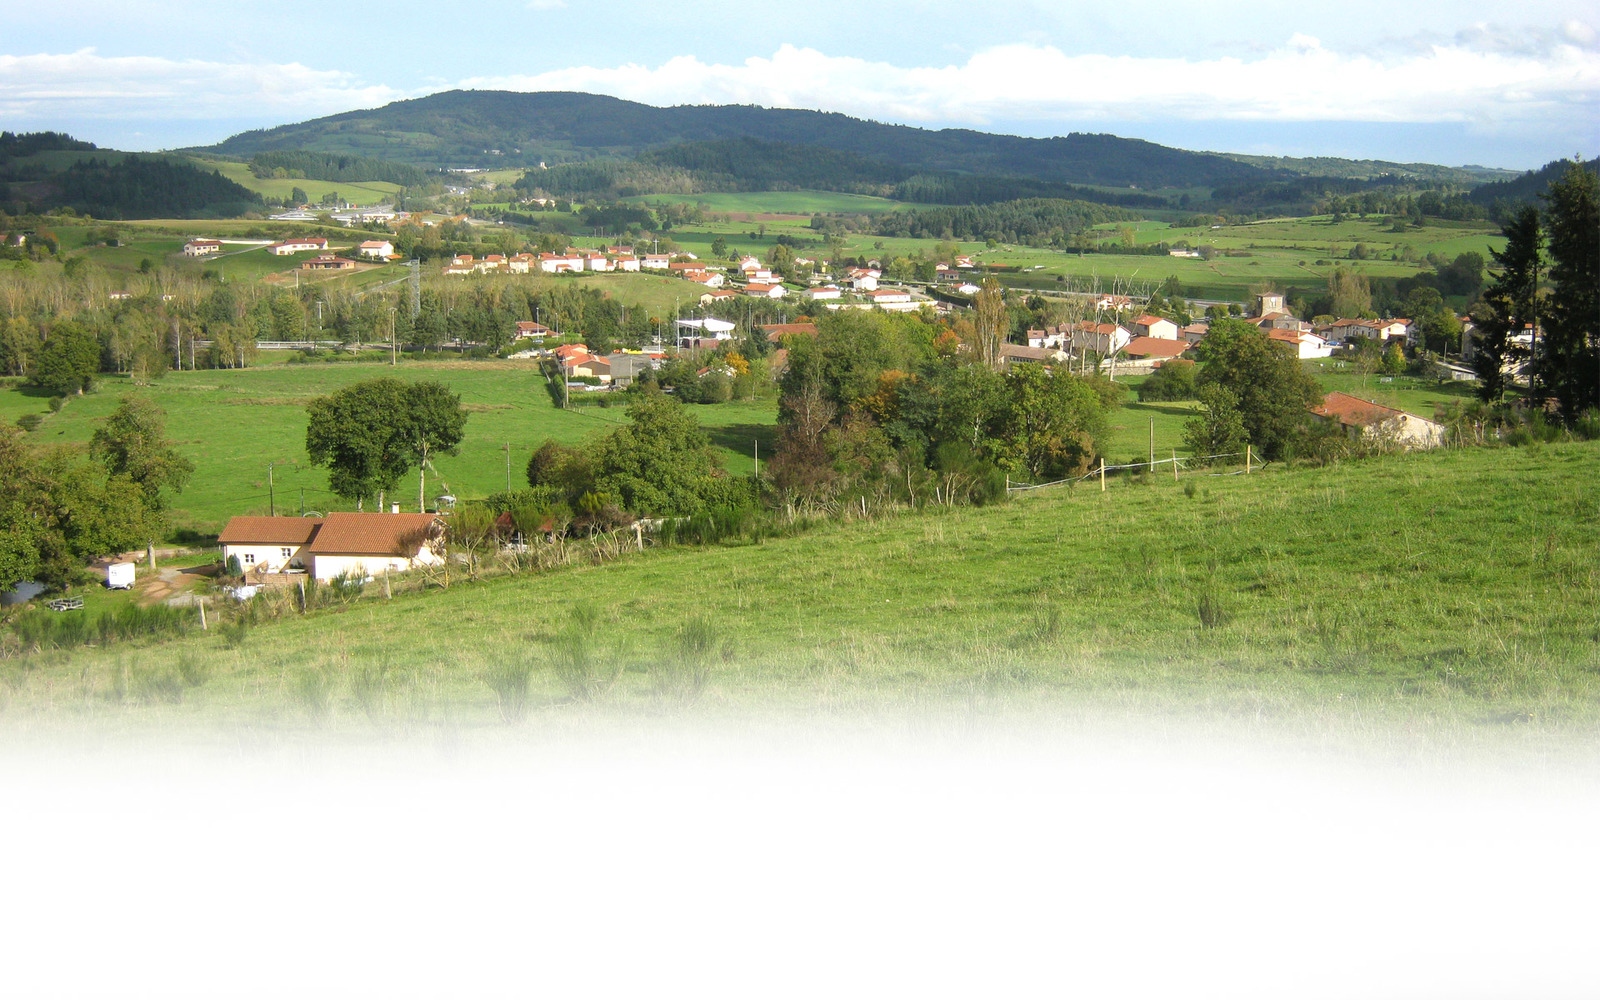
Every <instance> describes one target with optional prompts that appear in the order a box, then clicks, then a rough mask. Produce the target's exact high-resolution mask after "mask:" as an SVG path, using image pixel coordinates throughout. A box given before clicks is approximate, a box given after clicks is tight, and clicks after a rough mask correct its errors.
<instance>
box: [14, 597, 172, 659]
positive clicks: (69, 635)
mask: <svg viewBox="0 0 1600 1000" xmlns="http://www.w3.org/2000/svg"><path fill="white" fill-rule="evenodd" d="M197 614H198V613H197V612H196V611H195V610H194V609H192V608H174V607H168V606H166V605H164V604H157V605H153V606H151V607H148V608H142V607H139V606H138V605H135V604H128V605H124V606H123V607H121V608H117V609H115V610H106V611H102V612H101V613H100V614H99V615H98V616H95V617H90V616H88V615H86V614H84V613H82V612H80V611H48V610H44V609H40V608H35V609H32V610H30V611H27V612H24V613H23V614H21V615H19V616H17V619H16V621H14V622H13V623H12V625H11V628H12V631H13V633H14V634H15V635H16V637H17V640H18V642H19V644H20V645H21V647H22V648H23V649H25V650H45V649H72V648H75V647H78V646H88V645H99V646H110V645H115V644H117V643H121V642H134V641H138V640H153V639H160V638H170V637H175V636H181V635H184V634H186V633H187V632H189V631H190V630H191V629H192V628H194V627H195V626H196V625H198V624H199V619H198V618H197V617H196V616H197Z"/></svg>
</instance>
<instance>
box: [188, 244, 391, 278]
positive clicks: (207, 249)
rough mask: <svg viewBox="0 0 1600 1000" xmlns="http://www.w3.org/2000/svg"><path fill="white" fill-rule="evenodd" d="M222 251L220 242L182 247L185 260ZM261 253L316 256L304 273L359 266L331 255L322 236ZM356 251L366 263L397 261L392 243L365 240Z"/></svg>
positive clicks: (271, 246)
mask: <svg viewBox="0 0 1600 1000" xmlns="http://www.w3.org/2000/svg"><path fill="white" fill-rule="evenodd" d="M235 242H240V243H242V244H243V245H244V246H246V247H254V246H259V245H260V244H259V243H258V242H257V241H254V240H246V241H235ZM222 249H223V241H222V240H213V239H205V238H196V239H192V240H190V241H189V242H187V243H185V244H184V245H183V255H184V256H185V257H209V256H211V255H212V254H220V253H221V252H222ZM262 249H263V250H265V251H266V252H267V253H269V254H271V255H273V256H274V257H291V256H293V255H295V254H301V253H314V254H316V255H317V256H316V257H314V258H312V259H310V260H307V261H304V262H303V263H301V265H300V269H301V270H303V271H348V270H353V269H354V268H355V266H356V265H357V264H358V263H360V262H359V261H355V260H351V259H349V258H347V257H340V256H338V255H337V254H335V253H333V252H332V251H331V250H330V249H329V247H328V240H327V238H326V237H323V236H302V237H296V238H294V239H288V240H280V241H279V242H277V243H269V244H267V245H266V246H265V247H262ZM355 251H356V255H357V256H359V257H361V258H362V259H363V260H364V261H368V262H370V261H387V260H397V259H399V258H398V255H397V254H396V253H395V252H394V242H393V241H392V240H365V241H363V242H362V243H360V244H358V245H357V246H356V247H355Z"/></svg>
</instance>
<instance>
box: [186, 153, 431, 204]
mask: <svg viewBox="0 0 1600 1000" xmlns="http://www.w3.org/2000/svg"><path fill="white" fill-rule="evenodd" d="M190 160H191V161H192V162H193V163H194V165H195V166H197V167H199V168H201V169H202V170H215V171H217V172H218V173H220V174H222V176H224V177H226V178H228V180H230V181H233V182H234V183H235V184H238V185H240V186H241V187H245V188H248V189H250V190H251V191H254V192H256V193H257V194H259V195H261V196H262V197H264V198H274V199H278V200H282V199H286V198H288V197H289V195H290V194H291V193H293V191H294V189H295V188H299V189H300V190H302V191H304V192H305V193H306V197H308V198H309V199H310V200H311V203H312V204H316V203H318V202H320V201H321V200H322V199H323V197H324V196H325V195H329V194H338V195H340V196H341V197H343V198H344V199H345V200H346V201H350V202H354V203H356V204H358V205H378V204H387V203H388V202H391V201H393V200H394V196H395V194H396V192H398V191H399V190H400V185H398V184H390V183H388V182H387V181H360V182H354V181H313V180H306V179H304V178H301V179H300V180H274V179H273V178H270V177H266V178H262V177H257V176H256V175H254V174H252V173H251V172H250V166H249V164H247V163H243V162H241V161H239V160H212V159H207V158H205V157H199V156H195V157H190Z"/></svg>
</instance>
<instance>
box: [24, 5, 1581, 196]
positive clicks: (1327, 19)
mask: <svg viewBox="0 0 1600 1000" xmlns="http://www.w3.org/2000/svg"><path fill="white" fill-rule="evenodd" d="M8 8H10V9H8V10H7V11H6V21H7V28H6V31H5V32H4V33H3V35H0V128H6V129H11V130H14V131H28V130H38V129H58V130H63V131H69V132H72V133H73V134H75V135H78V136H79V137H81V138H85V139H88V140H90V141H93V142H96V143H99V144H101V145H104V146H115V147H120V148H126V149H160V148H170V147H175V146H181V145H189V144H201V143H211V142H216V141H219V140H221V139H223V138H225V137H227V136H228V135H231V134H233V133H235V132H238V131H241V130H243V129H247V128H260V127H269V126H272V125H278V124H284V123H287V122H293V121H303V120H305V119H308V118H314V117H318V116H320V115H325V114H332V113H335V112H338V111H346V110H350V109H353V108H361V107H375V106H378V105H381V104H384V103H387V102H389V101H392V100H399V99H403V98H407V97H417V96H421V95H423V94H428V93H433V92H436V91H439V90H448V89H452V88H456V87H476V88H479V89H511V90H583V91H589V92H594V93H606V94H612V95H615V96H618V97H623V98H628V99H630V100H637V101H642V102H644V103H648V104H657V105H668V104H700V103H716V104H728V103H747V104H762V105H768V106H782V107H802V108H819V109H822V110H829V111H841V112H844V113H846V114H852V115H857V116H860V117H867V118H873V119H877V120H880V121H891V122H899V123H904V124H910V125H919V126H924V127H928V128H944V127H962V128H977V129H983V130H986V131H995V132H1008V133H1014V134H1019V135H1036V136H1042V135H1059V134H1065V133H1067V132H1112V133H1116V134H1118V135H1125V136H1131V137H1136V138H1143V139H1149V140H1152V141H1155V142H1161V143H1165V144H1168V145H1174V146H1180V147H1184V148H1188V149H1215V150H1229V151H1236V152H1254V153H1271V154H1283V155H1295V156H1305V155H1329V156H1346V157H1354V158H1374V159H1389V160H1401V161H1429V162H1435V163H1448V164H1462V163H1479V164H1484V165H1488V166H1501V167H1514V168H1527V167H1535V166H1539V165H1541V164H1543V163H1545V162H1547V161H1549V160H1551V159H1556V158H1558V157H1562V156H1568V155H1571V154H1573V153H1575V152H1582V153H1583V154H1585V155H1588V156H1593V155H1595V154H1596V152H1597V149H1596V147H1597V145H1600V142H1597V140H1600V13H1597V12H1596V10H1595V8H1594V5H1593V3H1592V2H1586V3H1578V2H1568V0H1531V2H1524V3H1520V4H1516V5H1509V4H1504V3H1485V2H1479V0H1456V2H1451V3H1438V2H1428V0H1424V2H1415V3H1409V4H1398V3H1395V2H1393V0H1389V2H1384V3H1380V2H1373V0H1345V2H1339V3H1324V2H1304V3H1299V4H1293V5H1290V4H1283V3H1264V2H1236V3H1228V2H1211V3H1203V4H1202V3H1194V2H1189V3H1161V2H1153V0H1122V2H1118V3H1103V4H1078V3H1030V2H1012V3H985V2H981V0H974V2H968V3H965V4H949V3H922V2H909V3H896V4H883V3H877V4H874V3H854V4H851V3H841V2H833V0H818V2H816V3H812V4H809V5H805V6H802V5H766V6H760V5H757V6H751V5H746V4H729V3H721V2H716V0H711V2H699V3H690V4H673V3H670V2H661V0H656V2H645V0H610V2H581V0H507V2H487V3H479V4H475V5H471V6H468V5H448V4H439V3H437V2H429V3H419V2H413V0H394V2H389V3H385V4H381V5H372V6H349V5H342V6H341V5H329V4H326V3H308V2H303V0H279V2H276V3H274V4H271V5H270V6H269V5H264V4H256V3H236V2H230V0H209V2H205V3H200V2H194V0H166V2H164V3H162V4H161V5H160V6H159V7H151V6H147V5H142V4H140V5H135V4H128V3H126V2H125V0H121V2H115V3H113V2H105V0H61V2H57V3H53V4H27V5H8Z"/></svg>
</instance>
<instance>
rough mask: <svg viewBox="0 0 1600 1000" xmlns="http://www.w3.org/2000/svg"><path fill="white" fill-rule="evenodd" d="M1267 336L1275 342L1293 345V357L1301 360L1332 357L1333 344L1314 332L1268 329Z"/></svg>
mask: <svg viewBox="0 0 1600 1000" xmlns="http://www.w3.org/2000/svg"><path fill="white" fill-rule="evenodd" d="M1267 338H1268V339H1269V340H1271V341H1272V342H1273V343H1275V344H1287V345H1289V346H1290V347H1293V348H1294V352H1295V357H1297V358H1301V359H1302V360H1303V359H1306V358H1331V357H1333V345H1332V344H1330V343H1328V342H1327V341H1326V340H1323V339H1322V338H1321V337H1319V336H1317V335H1316V334H1314V333H1299V332H1296V331H1293V330H1268V331H1267Z"/></svg>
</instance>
